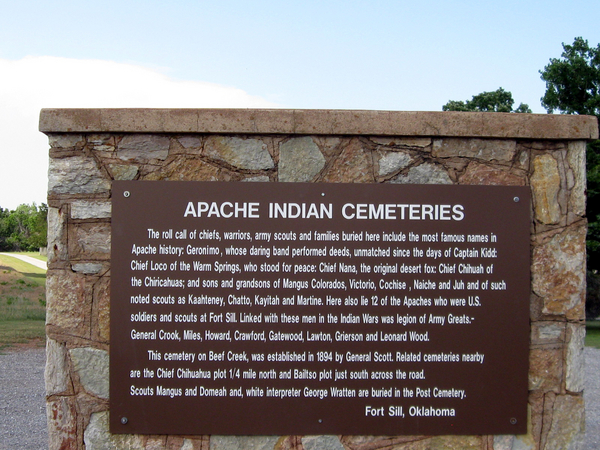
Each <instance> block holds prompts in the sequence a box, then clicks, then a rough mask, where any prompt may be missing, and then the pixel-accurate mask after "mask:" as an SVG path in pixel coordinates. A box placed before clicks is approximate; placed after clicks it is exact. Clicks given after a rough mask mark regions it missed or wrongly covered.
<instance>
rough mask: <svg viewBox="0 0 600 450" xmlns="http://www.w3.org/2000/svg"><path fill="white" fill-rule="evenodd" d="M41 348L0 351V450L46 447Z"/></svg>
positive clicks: (597, 435)
mask: <svg viewBox="0 0 600 450" xmlns="http://www.w3.org/2000/svg"><path fill="white" fill-rule="evenodd" d="M585 357H586V368H585V377H586V389H585V403H586V436H585V444H584V447H583V450H596V449H599V448H600V350H598V349H592V348H586V349H585ZM45 360H46V355H45V352H44V349H33V350H22V351H15V352H10V353H5V354H0V449H1V450H38V449H39V450H42V449H46V448H48V443H47V441H48V432H47V428H46V404H45V396H44V364H45Z"/></svg>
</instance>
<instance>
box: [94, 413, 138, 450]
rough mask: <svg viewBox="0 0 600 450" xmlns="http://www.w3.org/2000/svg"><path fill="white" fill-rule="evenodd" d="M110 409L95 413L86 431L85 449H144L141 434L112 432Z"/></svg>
mask: <svg viewBox="0 0 600 450" xmlns="http://www.w3.org/2000/svg"><path fill="white" fill-rule="evenodd" d="M108 414H109V413H108V411H101V412H97V413H93V414H92V416H91V418H90V423H89V424H88V426H87V428H86V429H85V432H84V433H83V443H84V444H85V450H121V449H123V450H144V445H143V444H142V442H141V439H140V437H139V436H135V435H131V434H111V433H110V431H109V428H108V423H109V422H108V420H109V415H108Z"/></svg>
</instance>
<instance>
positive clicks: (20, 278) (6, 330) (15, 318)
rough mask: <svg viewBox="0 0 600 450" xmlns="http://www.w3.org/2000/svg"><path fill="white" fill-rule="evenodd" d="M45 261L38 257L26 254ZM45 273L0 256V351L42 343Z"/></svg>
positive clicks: (18, 261)
mask: <svg viewBox="0 0 600 450" xmlns="http://www.w3.org/2000/svg"><path fill="white" fill-rule="evenodd" d="M28 255H29V256H34V257H36V258H38V259H41V260H44V258H43V257H40V256H39V255H38V254H37V253H34V252H32V253H28ZM45 319H46V271H45V270H43V269H39V268H37V267H35V266H32V265H30V264H27V263H25V262H23V261H21V260H19V259H16V258H12V257H10V256H4V255H0V349H2V348H4V347H7V346H10V345H13V344H25V343H33V345H36V344H38V343H39V344H40V345H43V344H44V342H45V334H46V332H45Z"/></svg>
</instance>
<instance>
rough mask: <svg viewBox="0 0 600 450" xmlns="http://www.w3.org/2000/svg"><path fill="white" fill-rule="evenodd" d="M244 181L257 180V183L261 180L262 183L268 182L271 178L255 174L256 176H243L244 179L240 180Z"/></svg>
mask: <svg viewBox="0 0 600 450" xmlns="http://www.w3.org/2000/svg"><path fill="white" fill-rule="evenodd" d="M244 181H245V182H257V183H258V182H262V183H266V182H269V181H271V180H269V177H268V176H266V175H259V176H257V177H248V178H244V179H243V180H242V182H244Z"/></svg>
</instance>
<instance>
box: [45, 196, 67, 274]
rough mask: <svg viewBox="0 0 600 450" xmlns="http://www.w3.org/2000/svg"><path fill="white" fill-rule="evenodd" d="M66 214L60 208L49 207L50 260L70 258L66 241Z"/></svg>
mask: <svg viewBox="0 0 600 450" xmlns="http://www.w3.org/2000/svg"><path fill="white" fill-rule="evenodd" d="M65 225H66V215H65V214H63V213H62V211H61V210H59V209H58V208H52V207H48V261H49V262H52V261H56V260H65V259H67V258H68V251H67V246H66V245H63V243H64V241H65V239H64V238H65V236H64V233H65V230H66V227H65Z"/></svg>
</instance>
